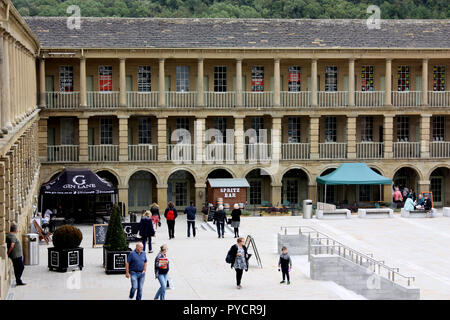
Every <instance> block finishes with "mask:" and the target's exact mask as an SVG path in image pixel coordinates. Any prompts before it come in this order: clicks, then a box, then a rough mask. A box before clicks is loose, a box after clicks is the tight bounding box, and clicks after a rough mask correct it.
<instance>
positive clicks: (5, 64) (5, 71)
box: [0, 34, 12, 134]
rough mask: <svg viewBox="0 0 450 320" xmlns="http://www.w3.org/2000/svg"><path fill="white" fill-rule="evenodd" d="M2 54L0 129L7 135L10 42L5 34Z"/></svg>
mask: <svg viewBox="0 0 450 320" xmlns="http://www.w3.org/2000/svg"><path fill="white" fill-rule="evenodd" d="M2 42H3V52H2V59H0V60H1V61H0V63H1V66H2V73H1V75H0V76H1V77H2V92H1V97H0V98H1V99H2V110H1V113H2V123H1V127H2V128H1V129H2V132H3V133H4V134H7V133H8V131H11V130H12V123H11V82H10V81H11V79H10V70H9V51H10V41H9V37H8V36H6V35H5V34H4V35H3V39H2Z"/></svg>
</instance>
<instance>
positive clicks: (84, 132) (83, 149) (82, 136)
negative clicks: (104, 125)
mask: <svg viewBox="0 0 450 320" xmlns="http://www.w3.org/2000/svg"><path fill="white" fill-rule="evenodd" d="M88 122H89V118H87V117H78V128H79V129H78V133H79V143H80V145H79V152H80V154H79V160H80V162H87V161H88V160H89V146H88V132H89V131H88Z"/></svg>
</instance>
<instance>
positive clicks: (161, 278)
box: [155, 273, 168, 300]
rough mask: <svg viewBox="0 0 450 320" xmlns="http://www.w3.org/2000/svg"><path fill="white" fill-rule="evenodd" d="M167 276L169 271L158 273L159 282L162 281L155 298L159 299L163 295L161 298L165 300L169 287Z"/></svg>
mask: <svg viewBox="0 0 450 320" xmlns="http://www.w3.org/2000/svg"><path fill="white" fill-rule="evenodd" d="M167 276H168V274H167V273H166V274H159V275H158V280H159V283H160V285H161V287H160V288H159V289H158V291H157V292H156V296H155V299H158V298H159V297H161V300H165V297H166V287H167Z"/></svg>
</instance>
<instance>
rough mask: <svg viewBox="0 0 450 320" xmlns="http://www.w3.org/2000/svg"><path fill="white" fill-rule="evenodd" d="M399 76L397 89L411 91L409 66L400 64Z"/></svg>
mask: <svg viewBox="0 0 450 320" xmlns="http://www.w3.org/2000/svg"><path fill="white" fill-rule="evenodd" d="M397 78H398V81H397V91H409V85H410V78H409V66H398V68H397Z"/></svg>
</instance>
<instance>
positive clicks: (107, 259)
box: [103, 247, 131, 274]
mask: <svg viewBox="0 0 450 320" xmlns="http://www.w3.org/2000/svg"><path fill="white" fill-rule="evenodd" d="M130 252H131V249H130V248H128V250H126V251H111V250H108V249H107V248H105V247H103V259H104V261H103V267H104V268H105V272H106V273H107V274H125V263H126V262H127V259H128V255H129V254H130Z"/></svg>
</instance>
